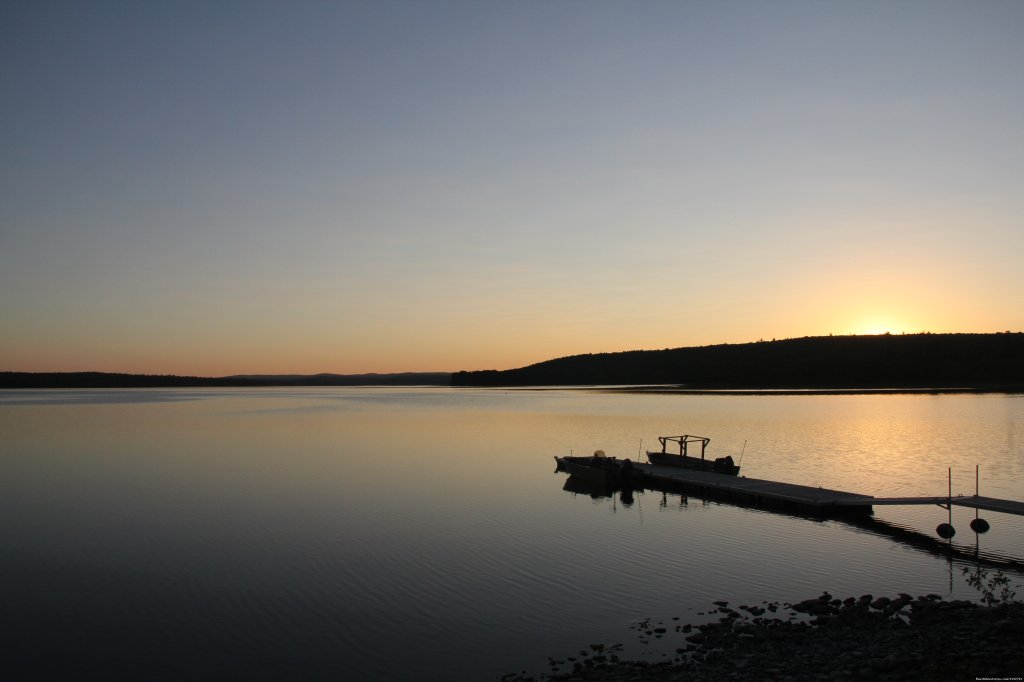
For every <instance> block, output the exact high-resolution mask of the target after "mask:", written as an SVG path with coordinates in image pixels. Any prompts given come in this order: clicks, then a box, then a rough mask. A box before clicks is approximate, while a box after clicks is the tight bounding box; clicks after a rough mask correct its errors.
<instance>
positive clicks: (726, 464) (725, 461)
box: [715, 455, 736, 474]
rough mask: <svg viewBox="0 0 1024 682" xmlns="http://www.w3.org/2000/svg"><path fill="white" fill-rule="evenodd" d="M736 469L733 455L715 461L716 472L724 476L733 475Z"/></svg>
mask: <svg viewBox="0 0 1024 682" xmlns="http://www.w3.org/2000/svg"><path fill="white" fill-rule="evenodd" d="M735 467H736V465H735V463H734V462H733V459H732V455H726V456H725V457H719V458H718V459H716V460H715V471H717V472H719V473H722V474H731V473H732V471H733V469H734V468H735Z"/></svg>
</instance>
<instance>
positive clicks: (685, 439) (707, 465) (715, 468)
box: [647, 435, 740, 476]
mask: <svg viewBox="0 0 1024 682" xmlns="http://www.w3.org/2000/svg"><path fill="white" fill-rule="evenodd" d="M658 441H659V442H661V452H652V451H650V450H648V451H647V459H648V460H649V461H650V463H651V464H667V465H668V466H674V467H683V468H684V469H697V470H699V471H711V472H714V473H716V474H728V475H729V476H736V475H737V474H739V473H740V468H739V466H738V465H737V464H736V462H734V461H733V458H732V457H731V456H729V455H726V456H725V457H718V458H716V459H707V458H706V457H705V453H704V451H705V449H707V447H708V443H710V442H711V439H710V438H705V437H704V436H689V435H686V436H658ZM669 443H675V444H677V445H678V446H679V452H678V453H675V452H669V451H668V444H669ZM698 443H699V444H700V456H697V454H696V453H695V452H694V453H692V454H691V451H690V446H694V447H696V445H697V444H698ZM673 449H674V448H673Z"/></svg>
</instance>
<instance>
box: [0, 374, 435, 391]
mask: <svg viewBox="0 0 1024 682" xmlns="http://www.w3.org/2000/svg"><path fill="white" fill-rule="evenodd" d="M451 376H452V375H451V374H450V373H448V372H404V373H401V374H280V375H276V374H253V375H237V376H228V377H193V376H175V375H171V374H114V373H108V372H0V388H175V387H199V386H226V387H245V386H448V385H449V384H450V383H451Z"/></svg>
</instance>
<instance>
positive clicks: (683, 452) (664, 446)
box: [658, 435, 711, 459]
mask: <svg viewBox="0 0 1024 682" xmlns="http://www.w3.org/2000/svg"><path fill="white" fill-rule="evenodd" d="M658 440H659V441H660V442H661V451H662V452H663V453H665V454H670V453H669V452H668V444H669V443H678V444H679V456H680V457H694V458H696V455H689V454H687V452H688V450H689V446H690V444H691V443H694V444H695V443H700V458H701V459H704V450H705V449H707V447H708V443H710V442H711V439H710V438H705V437H704V436H690V435H684V436H658Z"/></svg>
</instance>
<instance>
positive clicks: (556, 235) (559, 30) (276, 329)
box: [0, 0, 1024, 374]
mask: <svg viewBox="0 0 1024 682" xmlns="http://www.w3.org/2000/svg"><path fill="white" fill-rule="evenodd" d="M1022 65H1024V3H1021V2H971V3H967V2H963V3H952V2H948V3H947V2H848V3H830V2H631V3H627V2H430V1H426V0H425V1H422V2H365V3H364V2H358V3H357V2H299V1H289V2H285V1H284V0H282V1H280V2H251V1H246V2H227V1H217V2H16V1H10V0H8V1H7V2H5V3H3V4H2V5H0V86H2V90H0V92H2V93H3V106H2V107H0V150H2V155H3V156H2V158H3V160H4V163H3V166H2V170H0V320H2V331H0V370H3V369H10V370H79V369H81V370H85V369H97V370H110V371H138V372H174V373H200V374H228V373H235V372H292V371H308V372H315V371H336V372H361V371H404V370H457V369H476V368H487V367H495V368H505V367H512V366H519V365H523V364H528V363H530V362H535V361H540V360H544V359H547V358H550V357H555V356H561V355H568V354H574V353H580V352H597V351H615V350H625V349H631V348H662V347H674V346H685V345H697V344H708V343H719V342H743V341H749V340H757V339H759V338H771V337H788V336H803V335H815V334H828V333H851V332H860V333H863V332H872V331H886V330H889V331H893V332H901V331H907V332H912V331H925V330H927V331H982V332H985V331H1002V330H1005V329H1013V330H1020V329H1024V275H1022V270H1024V269H1022V268H1021V267H1020V261H1021V254H1024V191H1022V187H1024V182H1022V181H1024V68H1022Z"/></svg>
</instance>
